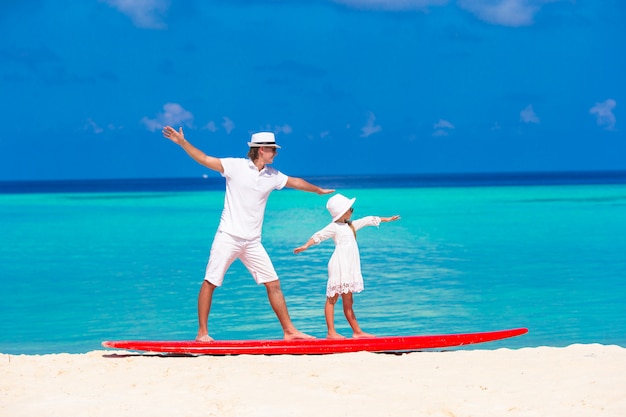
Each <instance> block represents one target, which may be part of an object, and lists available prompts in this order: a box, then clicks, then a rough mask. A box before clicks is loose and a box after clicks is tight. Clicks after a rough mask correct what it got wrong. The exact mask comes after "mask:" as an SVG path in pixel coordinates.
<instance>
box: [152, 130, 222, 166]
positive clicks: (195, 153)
mask: <svg viewBox="0 0 626 417" xmlns="http://www.w3.org/2000/svg"><path fill="white" fill-rule="evenodd" d="M163 136H164V137H166V138H168V139H169V140H171V141H172V142H174V143H175V144H177V145H180V147H181V148H183V150H184V151H185V152H187V154H188V155H189V156H190V157H192V158H193V159H194V160H195V161H196V162H197V163H199V164H200V165H204V166H205V167H207V168H209V169H212V170H214V171H217V172H219V173H223V172H224V167H223V166H222V161H220V160H219V158H216V157H214V156H209V155H207V154H205V153H204V152H202V151H201V150H200V149H198V148H196V147H195V146H193V145H192V144H191V143H189V142H188V141H187V139H185V135H184V133H183V128H182V127H181V128H180V130H179V131H176V130H175V129H174V128H173V127H171V126H165V127H164V128H163Z"/></svg>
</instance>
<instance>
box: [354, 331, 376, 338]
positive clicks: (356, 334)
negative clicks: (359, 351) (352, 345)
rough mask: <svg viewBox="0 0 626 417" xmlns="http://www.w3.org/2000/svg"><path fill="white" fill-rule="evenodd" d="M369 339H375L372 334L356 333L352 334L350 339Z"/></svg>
mask: <svg viewBox="0 0 626 417" xmlns="http://www.w3.org/2000/svg"><path fill="white" fill-rule="evenodd" d="M369 337H376V336H374V335H373V334H369V333H365V332H358V333H353V334H352V338H354V339H367V338H369Z"/></svg>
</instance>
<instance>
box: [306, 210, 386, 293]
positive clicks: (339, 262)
mask: <svg viewBox="0 0 626 417" xmlns="http://www.w3.org/2000/svg"><path fill="white" fill-rule="evenodd" d="M379 224H380V217H378V216H367V217H363V218H361V219H358V220H354V221H353V222H352V226H354V229H355V230H359V229H361V228H363V227H365V226H378V225H379ZM330 238H332V239H333V240H334V241H335V251H334V252H333V254H332V256H331V257H330V260H329V261H328V284H327V285H326V296H327V297H333V296H334V295H335V294H345V293H348V292H361V291H363V276H362V275H361V257H360V255H359V246H358V245H357V243H356V238H355V236H354V232H353V231H352V228H351V227H350V225H349V224H347V223H339V222H334V223H330V224H329V225H328V226H326V227H325V228H323V229H322V230H320V231H319V232H316V233H315V234H313V237H312V239H313V241H314V242H315V243H316V244H319V243H320V242H322V241H324V240H326V239H330Z"/></svg>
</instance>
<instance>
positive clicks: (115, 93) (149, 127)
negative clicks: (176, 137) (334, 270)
mask: <svg viewBox="0 0 626 417" xmlns="http://www.w3.org/2000/svg"><path fill="white" fill-rule="evenodd" d="M624 18H626V2H622V1H619V0H606V1H596V0H582V1H581V0H456V1H454V0H450V1H447V0H288V1H287V0H286V1H272V0H266V1H264V0H250V1H246V0H221V1H215V0H213V1H211V0H209V1H200V0H196V1H194V0H182V1H173V0H172V1H167V0H81V1H73V0H54V1H52V0H30V1H28V0H20V1H18V0H14V1H3V2H2V3H1V4H0V91H1V96H2V104H0V106H2V107H1V112H0V114H1V116H0V117H2V126H3V134H2V135H0V181H1V180H45V179H92V178H161V177H198V176H201V175H203V174H209V175H214V174H212V173H210V172H207V170H206V169H204V168H203V167H200V166H199V165H196V164H195V163H194V162H193V161H191V160H190V159H188V157H187V156H186V155H185V154H184V153H183V152H182V151H181V150H180V149H178V148H177V147H176V146H175V145H173V144H172V143H170V142H169V141H167V140H166V139H164V138H162V136H161V133H160V130H161V126H162V125H164V124H171V125H173V126H175V127H178V126H182V127H183V128H184V129H185V133H186V136H187V137H188V139H189V140H190V141H191V142H192V143H194V144H195V145H196V146H197V147H199V148H201V149H203V150H204V151H205V152H207V153H209V154H211V155H215V156H220V157H221V156H245V154H246V152H247V146H246V142H247V141H248V139H249V136H250V133H252V132H254V131H259V130H271V131H274V132H275V133H276V135H277V140H278V142H279V143H280V144H281V145H282V146H283V148H282V149H281V151H280V152H279V156H278V157H277V159H276V161H275V163H274V166H275V167H277V168H278V169H280V170H282V171H284V172H285V173H287V174H289V175H299V176H305V177H306V176H313V175H343V174H410V173H466V172H468V173H470V172H520V171H532V172H536V171H599V170H626V135H625V133H624V132H625V129H626V127H625V121H626V113H625V110H624V109H625V108H626V83H625V81H624V77H625V74H626V58H625V57H626V53H624V45H625V44H626V25H625V24H624Z"/></svg>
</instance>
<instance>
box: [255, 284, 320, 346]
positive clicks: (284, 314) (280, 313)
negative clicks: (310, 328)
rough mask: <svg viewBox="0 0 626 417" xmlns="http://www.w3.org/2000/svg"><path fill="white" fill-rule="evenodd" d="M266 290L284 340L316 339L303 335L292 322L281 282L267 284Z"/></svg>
mask: <svg viewBox="0 0 626 417" xmlns="http://www.w3.org/2000/svg"><path fill="white" fill-rule="evenodd" d="M265 288H266V289H267V298H268V299H269V301H270V305H271V306H272V310H274V313H275V314H276V317H278V321H279V322H280V325H281V326H282V328H283V333H284V339H285V340H292V339H314V337H313V336H309V335H308V334H306V333H302V332H301V331H299V330H298V329H296V327H295V326H294V325H293V323H292V322H291V318H290V317H289V311H288V310H287V303H286V302H285V296H284V295H283V291H282V290H281V289H280V281H278V280H276V281H272V282H267V283H265Z"/></svg>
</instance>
